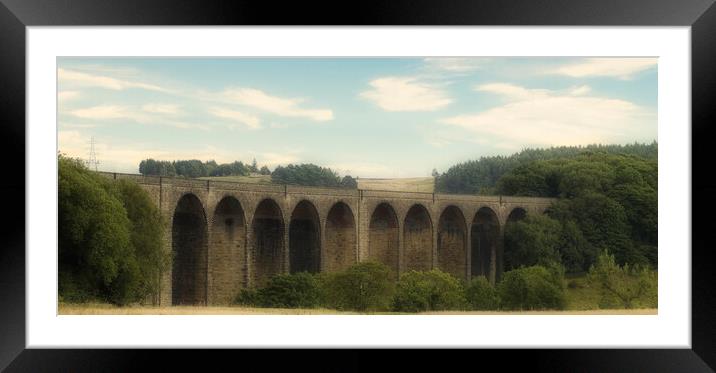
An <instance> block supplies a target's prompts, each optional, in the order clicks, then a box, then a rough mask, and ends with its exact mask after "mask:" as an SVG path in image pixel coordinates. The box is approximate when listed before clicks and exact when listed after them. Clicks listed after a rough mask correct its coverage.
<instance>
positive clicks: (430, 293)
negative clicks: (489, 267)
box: [393, 269, 466, 312]
mask: <svg viewBox="0 0 716 373" xmlns="http://www.w3.org/2000/svg"><path fill="white" fill-rule="evenodd" d="M465 305H466V301H465V295H464V290H463V287H462V284H461V283H460V281H459V280H458V279H456V278H455V277H453V276H452V275H450V274H448V273H445V272H442V271H440V270H437V269H433V270H431V271H424V272H423V271H409V272H406V273H404V274H402V275H401V276H400V280H399V281H398V286H397V289H396V293H395V297H394V298H393V309H394V310H395V311H402V312H419V311H440V310H458V309H464V308H465Z"/></svg>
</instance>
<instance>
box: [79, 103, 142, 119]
mask: <svg viewBox="0 0 716 373" xmlns="http://www.w3.org/2000/svg"><path fill="white" fill-rule="evenodd" d="M68 113H69V114H70V115H74V116H76V117H78V118H84V119H100V120H101V119H132V120H135V121H137V122H139V121H143V120H144V118H146V117H145V116H143V115H142V114H138V113H134V112H132V111H130V110H129V109H128V108H127V107H126V106H120V105H99V106H93V107H89V108H84V109H75V110H70V111H69V112H68ZM139 118H142V119H139Z"/></svg>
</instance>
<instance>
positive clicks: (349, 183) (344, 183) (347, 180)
mask: <svg viewBox="0 0 716 373" xmlns="http://www.w3.org/2000/svg"><path fill="white" fill-rule="evenodd" d="M341 188H350V189H357V188H358V182H357V181H356V179H354V178H353V177H352V176H350V175H346V176H343V179H341Z"/></svg>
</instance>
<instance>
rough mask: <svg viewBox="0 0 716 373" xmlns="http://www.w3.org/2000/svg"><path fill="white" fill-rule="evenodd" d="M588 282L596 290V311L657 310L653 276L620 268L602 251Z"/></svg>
mask: <svg viewBox="0 0 716 373" xmlns="http://www.w3.org/2000/svg"><path fill="white" fill-rule="evenodd" d="M588 279H589V282H590V284H592V285H593V286H596V287H597V288H599V290H600V293H601V299H600V302H599V306H600V308H656V307H657V304H658V301H657V274H656V272H655V271H653V270H651V269H649V268H648V267H644V266H639V265H635V266H630V265H629V264H625V265H624V266H620V265H619V264H617V262H616V260H615V257H614V255H611V254H609V253H608V252H607V251H603V252H602V253H601V254H600V255H599V257H598V258H597V263H596V264H595V265H594V266H593V267H592V268H590V270H589V274H588Z"/></svg>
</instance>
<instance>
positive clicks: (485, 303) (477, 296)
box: [465, 276, 500, 311]
mask: <svg viewBox="0 0 716 373" xmlns="http://www.w3.org/2000/svg"><path fill="white" fill-rule="evenodd" d="M465 298H466V300H467V302H468V304H469V306H470V309H473V310H478V311H483V310H484V311H490V310H496V309H498V308H499V306H500V297H499V295H498V294H497V290H496V289H495V288H494V287H493V286H492V285H490V283H489V282H488V281H487V278H485V276H478V277H475V278H473V279H472V280H471V281H470V283H469V284H468V285H467V287H466V288H465Z"/></svg>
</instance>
